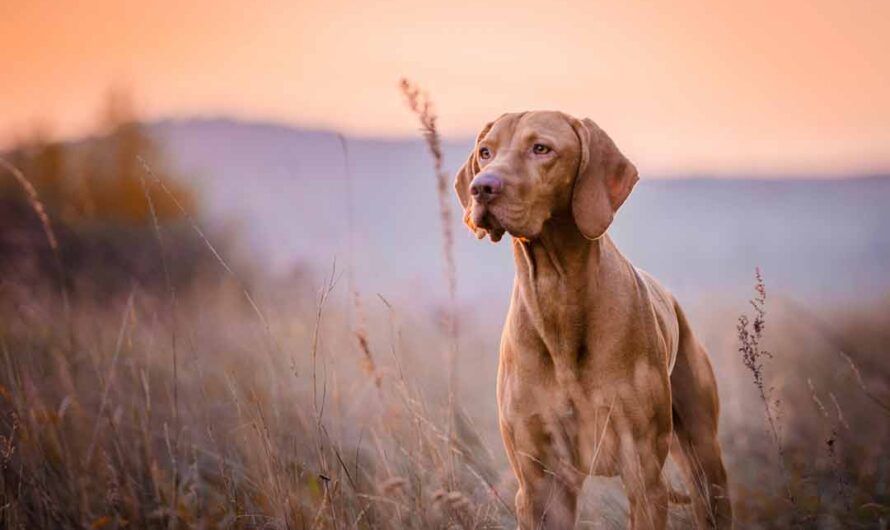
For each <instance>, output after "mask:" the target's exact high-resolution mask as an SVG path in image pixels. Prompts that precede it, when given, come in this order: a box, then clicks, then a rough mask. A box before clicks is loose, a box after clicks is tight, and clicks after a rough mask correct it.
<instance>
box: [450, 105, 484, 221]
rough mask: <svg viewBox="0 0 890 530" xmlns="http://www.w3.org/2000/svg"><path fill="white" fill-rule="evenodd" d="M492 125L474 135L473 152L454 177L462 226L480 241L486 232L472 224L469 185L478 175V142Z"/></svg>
mask: <svg viewBox="0 0 890 530" xmlns="http://www.w3.org/2000/svg"><path fill="white" fill-rule="evenodd" d="M492 125H494V122H490V123H488V124H486V125H485V127H483V128H482V130H481V131H479V134H478V135H476V143H475V145H474V146H473V150H472V151H471V152H470V156H469V157H467V161H466V162H464V165H463V167H461V168H460V169H459V170H457V174H456V175H455V176H454V191H456V192H457V198H458V199H459V200H460V204H461V206H463V208H464V224H465V225H467V228H469V229H470V232H473V234H475V235H476V238H477V239H482V238H483V237H485V235H486V234H488V230H485V229H484V228H479V227H478V226H476V225H475V223H473V219H472V217H471V216H470V208H471V207H472V197H471V196H470V183H471V182H473V178H475V177H476V173H479V160H478V158H477V152H478V151H479V142H481V141H482V139H483V138H485V135H486V134H488V131H490V130H491V126H492Z"/></svg>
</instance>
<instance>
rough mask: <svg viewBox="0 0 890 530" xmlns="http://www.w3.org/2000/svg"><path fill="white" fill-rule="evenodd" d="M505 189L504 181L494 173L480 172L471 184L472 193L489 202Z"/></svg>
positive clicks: (479, 199)
mask: <svg viewBox="0 0 890 530" xmlns="http://www.w3.org/2000/svg"><path fill="white" fill-rule="evenodd" d="M502 189H504V181H503V180H501V178H500V177H498V176H497V175H495V174H493V173H480V174H479V175H476V178H474V179H473V182H472V183H471V184H470V193H471V194H472V195H473V197H475V198H476V200H477V201H479V202H482V203H484V202H488V201H490V200H492V199H494V198H495V197H497V196H498V194H499V193H500V192H501V190H502Z"/></svg>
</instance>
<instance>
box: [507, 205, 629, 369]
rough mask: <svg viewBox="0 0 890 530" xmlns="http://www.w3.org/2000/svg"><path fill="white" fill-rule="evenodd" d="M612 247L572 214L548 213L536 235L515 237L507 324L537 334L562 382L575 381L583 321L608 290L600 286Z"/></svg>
mask: <svg viewBox="0 0 890 530" xmlns="http://www.w3.org/2000/svg"><path fill="white" fill-rule="evenodd" d="M613 249H614V246H613V245H612V243H611V241H610V240H609V239H608V237H607V236H603V237H601V238H599V239H596V240H589V239H587V238H585V237H584V235H583V234H581V232H580V230H578V227H577V226H576V225H575V223H574V221H573V220H572V218H571V216H566V217H563V218H554V219H551V220H550V221H548V222H547V223H546V225H545V226H544V229H543V230H542V232H541V234H540V235H539V236H538V237H536V238H534V239H519V238H514V239H513V254H514V259H515V261H516V283H515V286H514V291H513V305H512V310H511V314H512V315H513V320H511V325H512V326H518V328H516V329H517V330H518V329H519V328H521V329H522V330H524V331H522V333H532V334H534V335H537V337H538V338H539V339H540V341H541V342H542V343H543V344H544V345H545V349H546V351H547V353H548V354H549V356H550V358H551V360H552V362H553V365H554V366H555V367H556V376H557V378H558V379H560V380H561V381H562V382H563V383H564V384H566V385H573V383H572V381H573V378H574V375H575V374H577V366H578V361H579V360H580V359H581V358H582V356H583V355H584V351H585V348H584V344H585V337H586V334H587V333H588V331H589V329H588V328H589V326H588V325H587V323H588V322H591V321H592V320H595V319H594V318H593V315H595V314H596V313H597V312H598V311H600V310H602V307H600V306H601V305H602V303H603V301H604V298H603V297H605V298H606V299H607V298H608V296H609V293H607V292H604V291H603V290H604V289H608V288H609V287H608V282H607V280H606V278H607V277H608V276H611V275H610V274H609V271H610V268H611V266H612V265H615V263H616V262H615V260H614V259H613V258H614V257H615V253H614V252H612V250H613ZM592 291H596V295H595V296H591V294H592Z"/></svg>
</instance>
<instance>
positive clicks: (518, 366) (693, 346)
mask: <svg viewBox="0 0 890 530" xmlns="http://www.w3.org/2000/svg"><path fill="white" fill-rule="evenodd" d="M637 180H638V176H637V171H636V169H635V168H634V166H633V164H631V163H630V162H629V161H628V160H627V159H626V158H625V157H624V156H623V155H622V154H621V153H620V152H619V150H618V149H617V148H616V147H615V144H614V143H613V142H612V140H611V139H609V137H608V136H607V135H606V134H605V133H604V132H603V131H602V130H601V129H600V128H599V127H597V126H596V124H594V123H593V122H592V121H590V120H589V119H585V120H583V121H582V120H578V119H575V118H573V117H571V116H568V115H566V114H563V113H560V112H551V111H546V112H524V113H518V114H505V115H503V116H501V117H500V118H498V119H497V120H495V121H494V122H492V123H489V124H488V125H486V126H485V127H484V128H483V129H482V131H481V132H480V133H479V136H478V138H477V140H476V147H475V149H474V151H473V152H472V153H471V154H470V156H469V159H468V160H467V162H466V164H465V165H464V167H463V168H461V170H460V171H458V173H457V177H456V182H455V188H456V190H457V194H458V196H459V198H460V202H461V204H462V205H463V207H464V209H465V215H464V220H465V222H466V224H467V226H468V227H469V228H470V229H471V230H472V231H473V232H474V233H475V234H476V236H477V237H479V238H482V237H484V236H485V235H488V236H489V237H490V238H491V240H492V241H498V240H499V239H500V238H501V237H502V236H503V234H504V232H507V233H509V234H510V235H511V236H512V238H513V253H514V256H515V261H516V279H515V282H514V286H513V295H512V302H511V305H510V310H509V314H508V315H507V321H506V325H505V327H504V330H503V335H502V337H501V347H500V364H499V368H498V386H497V399H498V411H499V416H500V428H501V433H502V435H503V439H504V445H505V447H506V450H507V456H508V457H509V459H510V464H511V466H512V468H513V471H514V473H515V474H516V478H517V479H518V481H519V491H518V493H517V494H516V513H517V518H518V520H519V527H520V528H521V529H523V530H531V529H537V528H555V529H566V528H572V527H573V526H574V524H575V519H576V512H577V508H576V504H577V497H578V494H579V492H580V491H581V488H582V485H583V483H584V480H585V479H586V478H587V476H589V475H605V476H616V475H617V476H620V477H621V479H622V481H623V483H624V487H625V490H626V492H627V495H628V498H629V501H630V527H631V528H656V529H659V528H663V527H664V526H665V523H666V518H667V509H668V502H669V501H676V502H681V500H680V497H681V496H680V495H679V494H676V493H673V492H672V491H670V490H669V489H668V488H667V487H666V485H665V482H664V480H663V477H662V468H663V466H664V463H665V460H666V458H667V456H668V452H670V453H671V454H672V456H673V458H674V460H675V462H676V463H677V464H678V466H679V467H680V469H681V470H682V471H683V473H684V475H685V477H686V480H687V482H688V484H689V485H690V490H691V492H692V494H691V495H690V497H691V502H692V503H693V508H694V513H695V517H696V521H697V522H698V525H699V526H701V527H708V528H713V527H718V528H728V527H731V526H732V513H731V505H730V501H729V491H728V489H727V483H726V471H725V470H724V467H723V462H722V458H721V454H720V444H719V442H718V441H717V416H718V413H719V401H718V397H717V387H716V383H715V380H714V374H713V371H712V369H711V365H710V362H709V361H708V357H707V353H706V352H705V350H704V348H703V347H702V346H701V344H700V343H699V342H698V341H697V340H696V338H695V336H694V335H693V333H692V330H691V329H690V327H689V324H688V322H687V321H686V318H685V316H684V315H683V312H682V311H681V309H680V307H679V305H678V304H677V302H676V300H674V298H673V297H672V296H671V294H670V293H668V292H667V291H666V290H665V289H664V288H663V287H662V286H661V285H659V284H658V283H657V282H656V281H655V280H654V279H653V278H652V277H651V276H649V275H648V274H646V273H645V272H643V271H641V270H638V269H636V268H634V267H633V266H632V265H631V264H630V263H629V262H628V260H627V259H626V258H625V257H624V256H623V255H622V254H621V253H620V252H619V251H618V249H617V248H616V247H615V245H614V244H613V243H612V241H611V239H609V236H607V235H605V232H606V229H607V228H608V227H609V224H610V223H611V222H612V218H613V216H614V214H615V212H616V211H617V210H618V208H619V207H620V206H621V204H622V203H623V202H624V201H625V199H627V196H628V195H629V194H630V192H631V190H632V189H633V187H634V184H635V183H636V181H637Z"/></svg>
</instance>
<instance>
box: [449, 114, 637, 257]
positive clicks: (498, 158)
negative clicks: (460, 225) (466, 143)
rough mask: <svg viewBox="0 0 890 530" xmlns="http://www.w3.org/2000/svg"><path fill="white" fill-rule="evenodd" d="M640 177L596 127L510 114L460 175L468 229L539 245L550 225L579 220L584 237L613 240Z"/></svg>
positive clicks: (487, 134)
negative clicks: (610, 232) (612, 229)
mask: <svg viewBox="0 0 890 530" xmlns="http://www.w3.org/2000/svg"><path fill="white" fill-rule="evenodd" d="M638 179H639V178H638V176H637V170H636V168H635V167H634V166H633V164H631V163H630V161H628V160H627V159H626V158H625V157H624V155H622V154H621V152H620V151H619V150H618V148H617V147H616V146H615V144H614V143H613V142H612V140H611V139H610V138H609V137H608V136H607V135H606V133H605V132H603V131H602V129H600V128H599V127H597V125H596V124H595V123H593V121H591V120H589V119H584V120H578V119H576V118H573V117H571V116H569V115H567V114H563V113H562V112H554V111H535V112H523V113H516V114H504V115H503V116H501V117H500V118H498V119H496V120H495V121H493V122H491V123H489V124H488V125H486V126H485V127H483V129H482V131H480V132H479V135H478V137H477V138H476V146H475V148H474V149H473V152H472V153H470V156H469V157H468V158H467V161H466V163H465V164H464V166H463V167H462V168H461V169H460V170H459V171H458V172H457V176H456V177H455V183H454V188H455V190H456V191H457V196H458V197H459V198H460V202H461V204H462V205H463V207H464V222H465V223H466V225H467V227H469V228H470V230H471V231H473V232H474V233H475V234H476V237H478V238H479V239H482V238H483V237H485V235H486V234H488V236H489V237H490V238H491V240H492V241H498V240H500V239H501V237H502V236H503V235H504V232H507V233H509V234H510V235H512V236H514V237H519V238H524V239H534V238H536V237H537V236H538V235H539V234H540V233H541V230H542V229H543V227H544V224H545V223H546V222H547V220H549V219H551V218H553V217H558V216H571V218H572V219H574V222H575V224H576V225H577V226H578V229H579V230H580V231H581V233H582V234H583V235H584V236H585V237H587V238H588V239H596V238H598V237H600V236H602V235H603V233H605V231H606V229H607V228H608V227H609V225H610V224H611V223H612V218H613V217H614V215H615V212H616V211H618V208H619V207H620V206H621V205H622V204H623V203H624V200H625V199H627V196H628V195H630V192H631V190H632V189H633V187H634V184H636V182H637V180H638Z"/></svg>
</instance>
